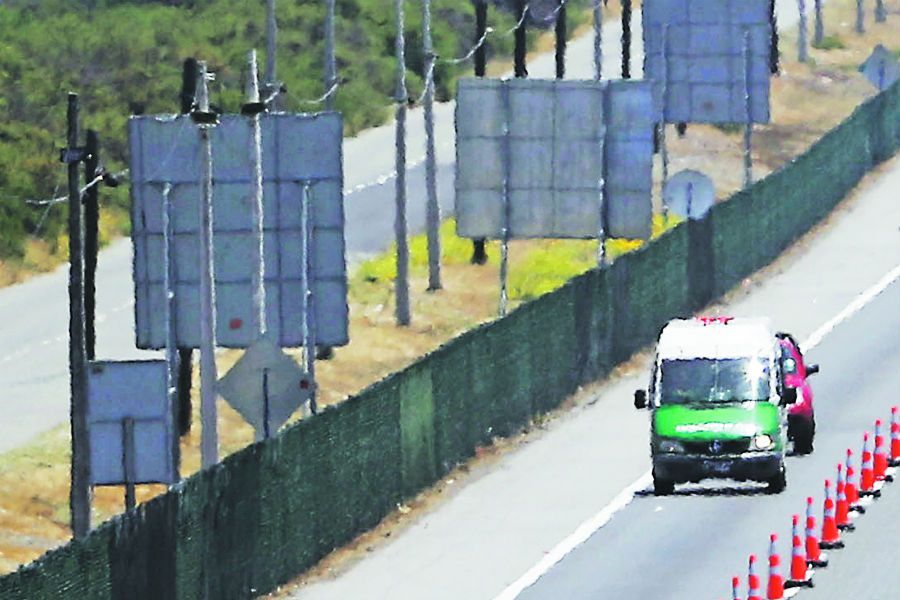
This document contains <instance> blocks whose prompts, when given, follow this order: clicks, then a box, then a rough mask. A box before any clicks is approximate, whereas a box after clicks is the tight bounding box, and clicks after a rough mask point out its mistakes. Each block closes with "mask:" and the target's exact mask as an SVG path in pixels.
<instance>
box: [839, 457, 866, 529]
mask: <svg viewBox="0 0 900 600" xmlns="http://www.w3.org/2000/svg"><path fill="white" fill-rule="evenodd" d="M852 459H853V450H851V449H850V448H847V475H846V477H845V481H844V495H846V496H847V507H848V508H849V509H850V510H851V511H855V512H858V513H860V514H862V513H864V512H866V509H865V508H864V507H863V505H862V504H860V503H859V490H858V489H857V487H856V482H855V477H856V471H855V470H854V469H853V461H852Z"/></svg>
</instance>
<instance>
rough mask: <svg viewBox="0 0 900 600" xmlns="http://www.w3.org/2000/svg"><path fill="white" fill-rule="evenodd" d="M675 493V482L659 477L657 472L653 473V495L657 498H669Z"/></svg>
mask: <svg viewBox="0 0 900 600" xmlns="http://www.w3.org/2000/svg"><path fill="white" fill-rule="evenodd" d="M674 491H675V482H674V481H671V480H669V479H663V478H662V477H658V476H657V475H656V472H655V471H654V472H653V493H654V494H656V495H657V496H668V495H669V494H671V493H672V492H674Z"/></svg>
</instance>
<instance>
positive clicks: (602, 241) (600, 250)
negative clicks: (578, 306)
mask: <svg viewBox="0 0 900 600" xmlns="http://www.w3.org/2000/svg"><path fill="white" fill-rule="evenodd" d="M603 102H604V105H605V106H608V104H609V103H608V102H606V101H605V100H604V101H603ZM600 156H601V157H602V160H603V171H604V173H605V172H606V127H605V126H604V127H603V131H602V133H601V137H600ZM599 183H600V185H599V186H598V187H599V190H598V192H599V193H598V194H597V203H598V206H597V211H598V214H597V266H598V267H600V268H601V269H602V268H603V266H604V265H606V178H605V177H603V176H601V177H600V182H599Z"/></svg>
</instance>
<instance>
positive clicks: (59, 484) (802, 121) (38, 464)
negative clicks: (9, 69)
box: [0, 0, 898, 573]
mask: <svg viewBox="0 0 900 600" xmlns="http://www.w3.org/2000/svg"><path fill="white" fill-rule="evenodd" d="M826 17H827V18H828V19H829V21H828V23H829V29H828V31H829V34H831V35H836V36H837V37H838V38H839V39H840V40H841V41H842V42H843V43H844V45H845V46H846V48H844V49H840V50H829V51H825V50H816V49H811V51H810V53H811V56H812V58H813V59H814V61H815V63H814V64H812V65H801V64H799V63H797V62H796V61H795V60H792V58H793V55H795V54H796V46H795V42H794V36H793V35H792V33H790V32H788V33H786V34H785V35H783V36H782V49H783V55H784V60H783V63H782V64H783V73H782V74H781V76H780V77H778V78H776V79H774V80H773V104H772V113H773V123H772V124H770V125H766V126H761V127H757V128H756V133H755V138H754V139H755V146H754V163H755V176H756V177H757V178H758V177H762V176H764V175H765V174H766V173H768V172H770V171H772V170H774V169H777V168H778V167H780V166H781V165H783V164H784V163H785V162H786V161H788V160H790V159H791V158H792V157H793V156H795V155H796V154H798V153H800V152H802V151H803V150H804V149H805V148H806V147H807V146H808V145H809V144H810V143H811V142H812V141H813V140H815V139H816V138H818V137H819V136H820V135H821V134H822V133H824V132H825V131H826V130H828V129H829V128H831V127H833V126H834V125H836V124H837V123H838V122H840V121H841V120H842V119H844V118H845V117H846V116H847V115H848V114H849V113H850V111H851V110H852V109H853V107H855V106H856V105H857V104H858V103H859V102H860V100H862V99H863V98H865V97H867V96H869V95H871V94H872V93H873V91H874V90H873V89H872V88H871V86H870V85H869V84H868V82H866V81H865V80H864V79H863V78H862V76H861V75H859V74H858V73H856V69H855V67H856V65H858V64H859V63H860V62H861V61H862V60H863V59H864V58H865V57H866V56H867V55H868V53H869V52H870V50H871V48H872V46H874V44H875V43H883V44H885V45H886V46H888V47H889V48H892V49H894V50H896V49H897V46H898V40H897V39H896V32H895V30H892V29H891V28H892V27H895V26H896V22H897V17H896V10H895V11H894V14H892V16H891V22H890V24H882V25H875V24H870V26H869V31H868V32H867V33H866V35H864V36H862V37H859V36H857V35H856V34H855V33H853V31H852V23H853V19H852V3H851V2H850V1H849V0H839V1H838V2H835V3H831V4H829V5H828V6H827V8H826ZM832 23H840V25H832ZM669 141H670V150H671V158H672V164H671V172H673V173H674V172H676V171H678V170H680V169H683V168H699V169H702V170H703V171H705V172H707V173H709V174H710V175H712V176H713V179H714V180H715V181H716V185H717V191H718V194H719V196H720V197H725V196H727V195H728V194H730V193H731V192H733V191H735V190H736V189H738V188H739V186H740V183H741V165H742V162H741V160H742V159H741V136H740V133H737V134H728V133H725V132H723V131H721V130H719V129H716V128H713V127H704V126H691V127H690V129H689V131H688V135H687V137H685V138H684V139H677V138H676V136H675V135H674V132H672V133H671V134H670V136H669ZM112 228H114V226H113V225H112V224H111V225H110V229H112ZM417 243H419V244H421V240H419V241H418V242H415V241H414V243H413V246H414V267H413V274H412V280H411V290H412V301H413V311H412V312H413V324H412V325H411V326H410V327H408V328H397V327H395V326H394V324H393V308H394V304H393V288H392V283H391V281H390V269H389V263H390V261H389V260H386V259H382V260H381V261H376V263H377V264H375V263H373V264H372V265H369V266H368V267H365V268H363V269H360V270H359V272H358V273H357V274H356V275H355V276H354V277H353V278H352V280H351V296H350V306H351V320H350V335H351V340H352V342H351V343H350V344H349V345H348V346H347V347H344V348H340V349H338V350H337V351H336V354H335V357H334V358H333V359H332V360H330V361H322V362H319V363H317V369H318V378H319V384H320V389H321V393H320V401H321V402H322V403H323V404H333V403H336V402H340V401H341V400H343V399H344V398H346V397H347V396H349V395H352V394H354V393H357V392H358V391H360V390H361V389H363V388H364V387H366V386H367V385H368V384H370V383H372V382H374V381H377V380H378V379H380V378H382V377H384V376H385V375H387V374H388V373H390V372H392V371H396V370H397V369H400V368H402V367H404V366H406V365H408V364H410V363H411V362H413V361H414V360H415V359H416V358H417V357H418V356H420V355H422V354H423V353H425V352H427V351H429V350H431V349H434V348H436V347H437V346H439V345H440V344H441V343H443V342H445V341H446V340H448V339H450V338H452V337H453V336H455V335H457V334H458V333H460V332H462V331H464V330H466V329H468V328H471V327H472V326H474V325H476V324H478V323H480V322H483V321H485V320H488V319H491V318H493V317H494V315H495V312H496V306H497V276H498V273H497V265H496V257H497V254H498V251H497V249H496V246H493V247H491V248H490V250H489V252H490V254H491V256H492V259H493V260H492V261H491V262H490V263H489V264H488V265H486V266H484V267H472V266H469V265H468V264H467V262H466V258H467V254H466V252H467V249H468V247H469V245H468V243H466V242H463V241H461V240H458V239H455V238H454V237H453V236H451V235H450V234H449V232H446V233H445V248H446V251H447V260H446V261H445V264H444V267H443V276H444V282H445V288H446V289H445V290H444V291H441V292H436V293H427V292H425V291H424V290H425V288H426V278H425V271H424V268H423V266H422V264H421V261H420V260H419V261H416V250H415V246H416V244H417ZM628 246H629V245H628V244H624V245H622V247H621V250H624V249H626V247H628ZM62 247H63V248H64V247H65V244H62ZM593 247H595V243H594V246H592V245H591V242H553V241H543V242H540V241H533V242H515V243H513V244H512V251H511V260H512V264H511V275H512V277H513V278H515V276H516V273H517V271H518V272H520V273H521V272H522V270H523V266H524V265H526V264H527V265H528V266H529V268H531V265H533V264H537V263H536V261H543V262H544V263H547V264H552V263H553V262H554V261H556V263H557V264H559V263H561V262H562V261H576V260H577V261H583V265H584V268H587V267H588V266H589V257H590V256H591V255H592V251H593ZM30 252H31V255H30V256H31V257H30V258H29V255H26V258H25V259H24V260H23V264H24V263H28V264H33V265H36V266H35V268H39V267H38V265H45V266H44V267H43V268H45V269H46V268H52V266H55V265H56V264H58V262H54V261H53V260H51V258H50V253H49V249H48V248H43V249H42V248H41V247H40V246H36V247H35V248H33V249H31V250H30ZM586 257H587V258H586ZM29 261H30V262H29ZM579 264H581V263H579ZM563 266H564V267H565V268H566V269H568V268H571V264H569V262H567V263H566V264H565V265H563ZM579 268H581V267H579ZM562 270H564V269H562ZM17 272H20V271H16V270H15V269H14V268H12V267H10V266H9V265H0V283H2V282H3V281H7V280H8V281H13V280H15V278H16V277H21V275H16V273H17ZM21 272H24V268H23V270H22V271H21ZM372 279H375V281H372ZM541 285H544V284H543V283H542V282H529V283H527V284H522V287H523V289H522V290H520V292H519V295H520V297H527V296H528V294H529V290H540V291H546V289H544V288H541ZM548 285H550V286H551V287H552V286H553V285H555V283H551V284H548ZM525 288H527V289H525ZM239 356H240V354H239V353H238V352H226V353H223V354H222V355H221V356H220V361H219V368H220V372H221V373H224V372H226V370H227V369H228V368H230V366H231V365H232V364H233V363H234V362H235V361H236V360H237V358H238V357H239ZM195 394H196V390H195ZM197 405H198V401H197V398H196V397H195V398H194V408H195V415H194V420H195V423H197V422H199V417H198V415H197V414H196V412H197V411H196V409H197ZM218 406H219V423H218V425H219V432H220V448H221V453H222V455H227V454H230V453H232V452H234V451H236V450H238V449H240V448H242V447H244V446H245V445H246V444H247V443H248V442H250V441H251V440H252V439H253V432H252V431H251V428H250V427H249V426H248V425H247V424H246V423H244V422H243V421H242V420H241V419H240V417H239V416H238V415H237V414H236V413H235V412H234V411H233V410H231V409H230V408H229V407H228V406H227V405H226V404H225V403H224V402H221V401H220V402H219V405H218ZM198 434H199V427H194V428H193V430H192V432H191V434H190V435H188V436H186V437H185V438H184V439H183V440H182V457H183V462H182V472H183V474H185V475H187V474H190V473H193V472H195V471H196V470H197V469H198V467H199V462H200V461H199V451H198V447H199V435H198ZM68 445H69V441H68V429H67V428H66V427H59V428H57V429H55V430H52V431H50V432H47V433H46V434H44V435H42V436H40V437H39V438H38V439H37V440H35V441H34V442H32V443H31V444H29V445H28V446H26V447H23V448H20V449H18V450H15V451H12V452H8V453H6V454H4V455H0V573H2V572H8V571H11V570H13V569H15V568H16V567H17V565H19V564H22V563H24V562H28V561H30V560H32V559H34V558H36V557H37V556H39V555H40V554H42V553H43V552H44V551H46V550H47V549H48V548H50V547H53V546H55V545H58V544H61V543H63V542H65V541H66V540H67V539H68V537H69V529H68V526H67V522H68V508H67V499H68V474H69V473H68V459H69V454H68V452H69V450H68ZM482 454H483V453H482ZM463 471H464V469H463ZM463 471H460V472H463ZM451 478H452V477H451ZM446 485H449V484H446V482H445V483H444V484H442V485H441V486H439V487H437V488H435V490H433V491H432V492H429V494H430V493H435V494H437V493H439V492H440V491H441V490H442V489H445V488H446ZM163 489H164V488H163V486H140V487H139V489H138V499H139V500H146V499H148V498H150V497H152V496H153V495H156V494H158V493H160V492H161V491H162V490H163ZM427 498H428V495H427V494H426V495H425V496H422V497H420V500H417V501H416V502H415V503H414V504H413V508H415V507H416V506H427V505H428V503H427ZM121 510H122V490H121V489H120V488H106V489H98V490H96V492H95V496H94V512H93V521H94V523H95V524H96V523H99V522H101V521H103V520H105V519H107V518H109V517H110V516H112V515H114V514H116V513H118V512H120V511H121ZM407 512H408V511H407ZM401 514H405V513H401ZM392 519H393V520H392ZM401 520H402V519H400V518H399V517H398V516H397V515H395V516H393V517H392V518H391V519H388V521H386V523H387V525H388V535H389V531H390V528H389V527H390V524H391V523H399V522H400V521H401ZM375 537H387V536H384V535H383V532H382V534H379V536H375ZM364 540H365V541H364V542H360V544H362V546H361V547H362V548H365V547H366V545H367V544H369V543H374V541H373V540H374V537H371V538H364ZM360 544H357V546H360ZM339 556H340V555H338V557H339ZM329 564H331V563H329Z"/></svg>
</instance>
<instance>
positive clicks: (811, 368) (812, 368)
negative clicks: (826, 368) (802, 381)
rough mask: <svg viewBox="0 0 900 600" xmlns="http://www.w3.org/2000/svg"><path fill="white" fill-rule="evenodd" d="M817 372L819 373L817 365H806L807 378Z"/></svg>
mask: <svg viewBox="0 0 900 600" xmlns="http://www.w3.org/2000/svg"><path fill="white" fill-rule="evenodd" d="M818 372H819V365H817V364H812V365H806V376H807V377H809V376H810V375H815V374H816V373H818Z"/></svg>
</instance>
